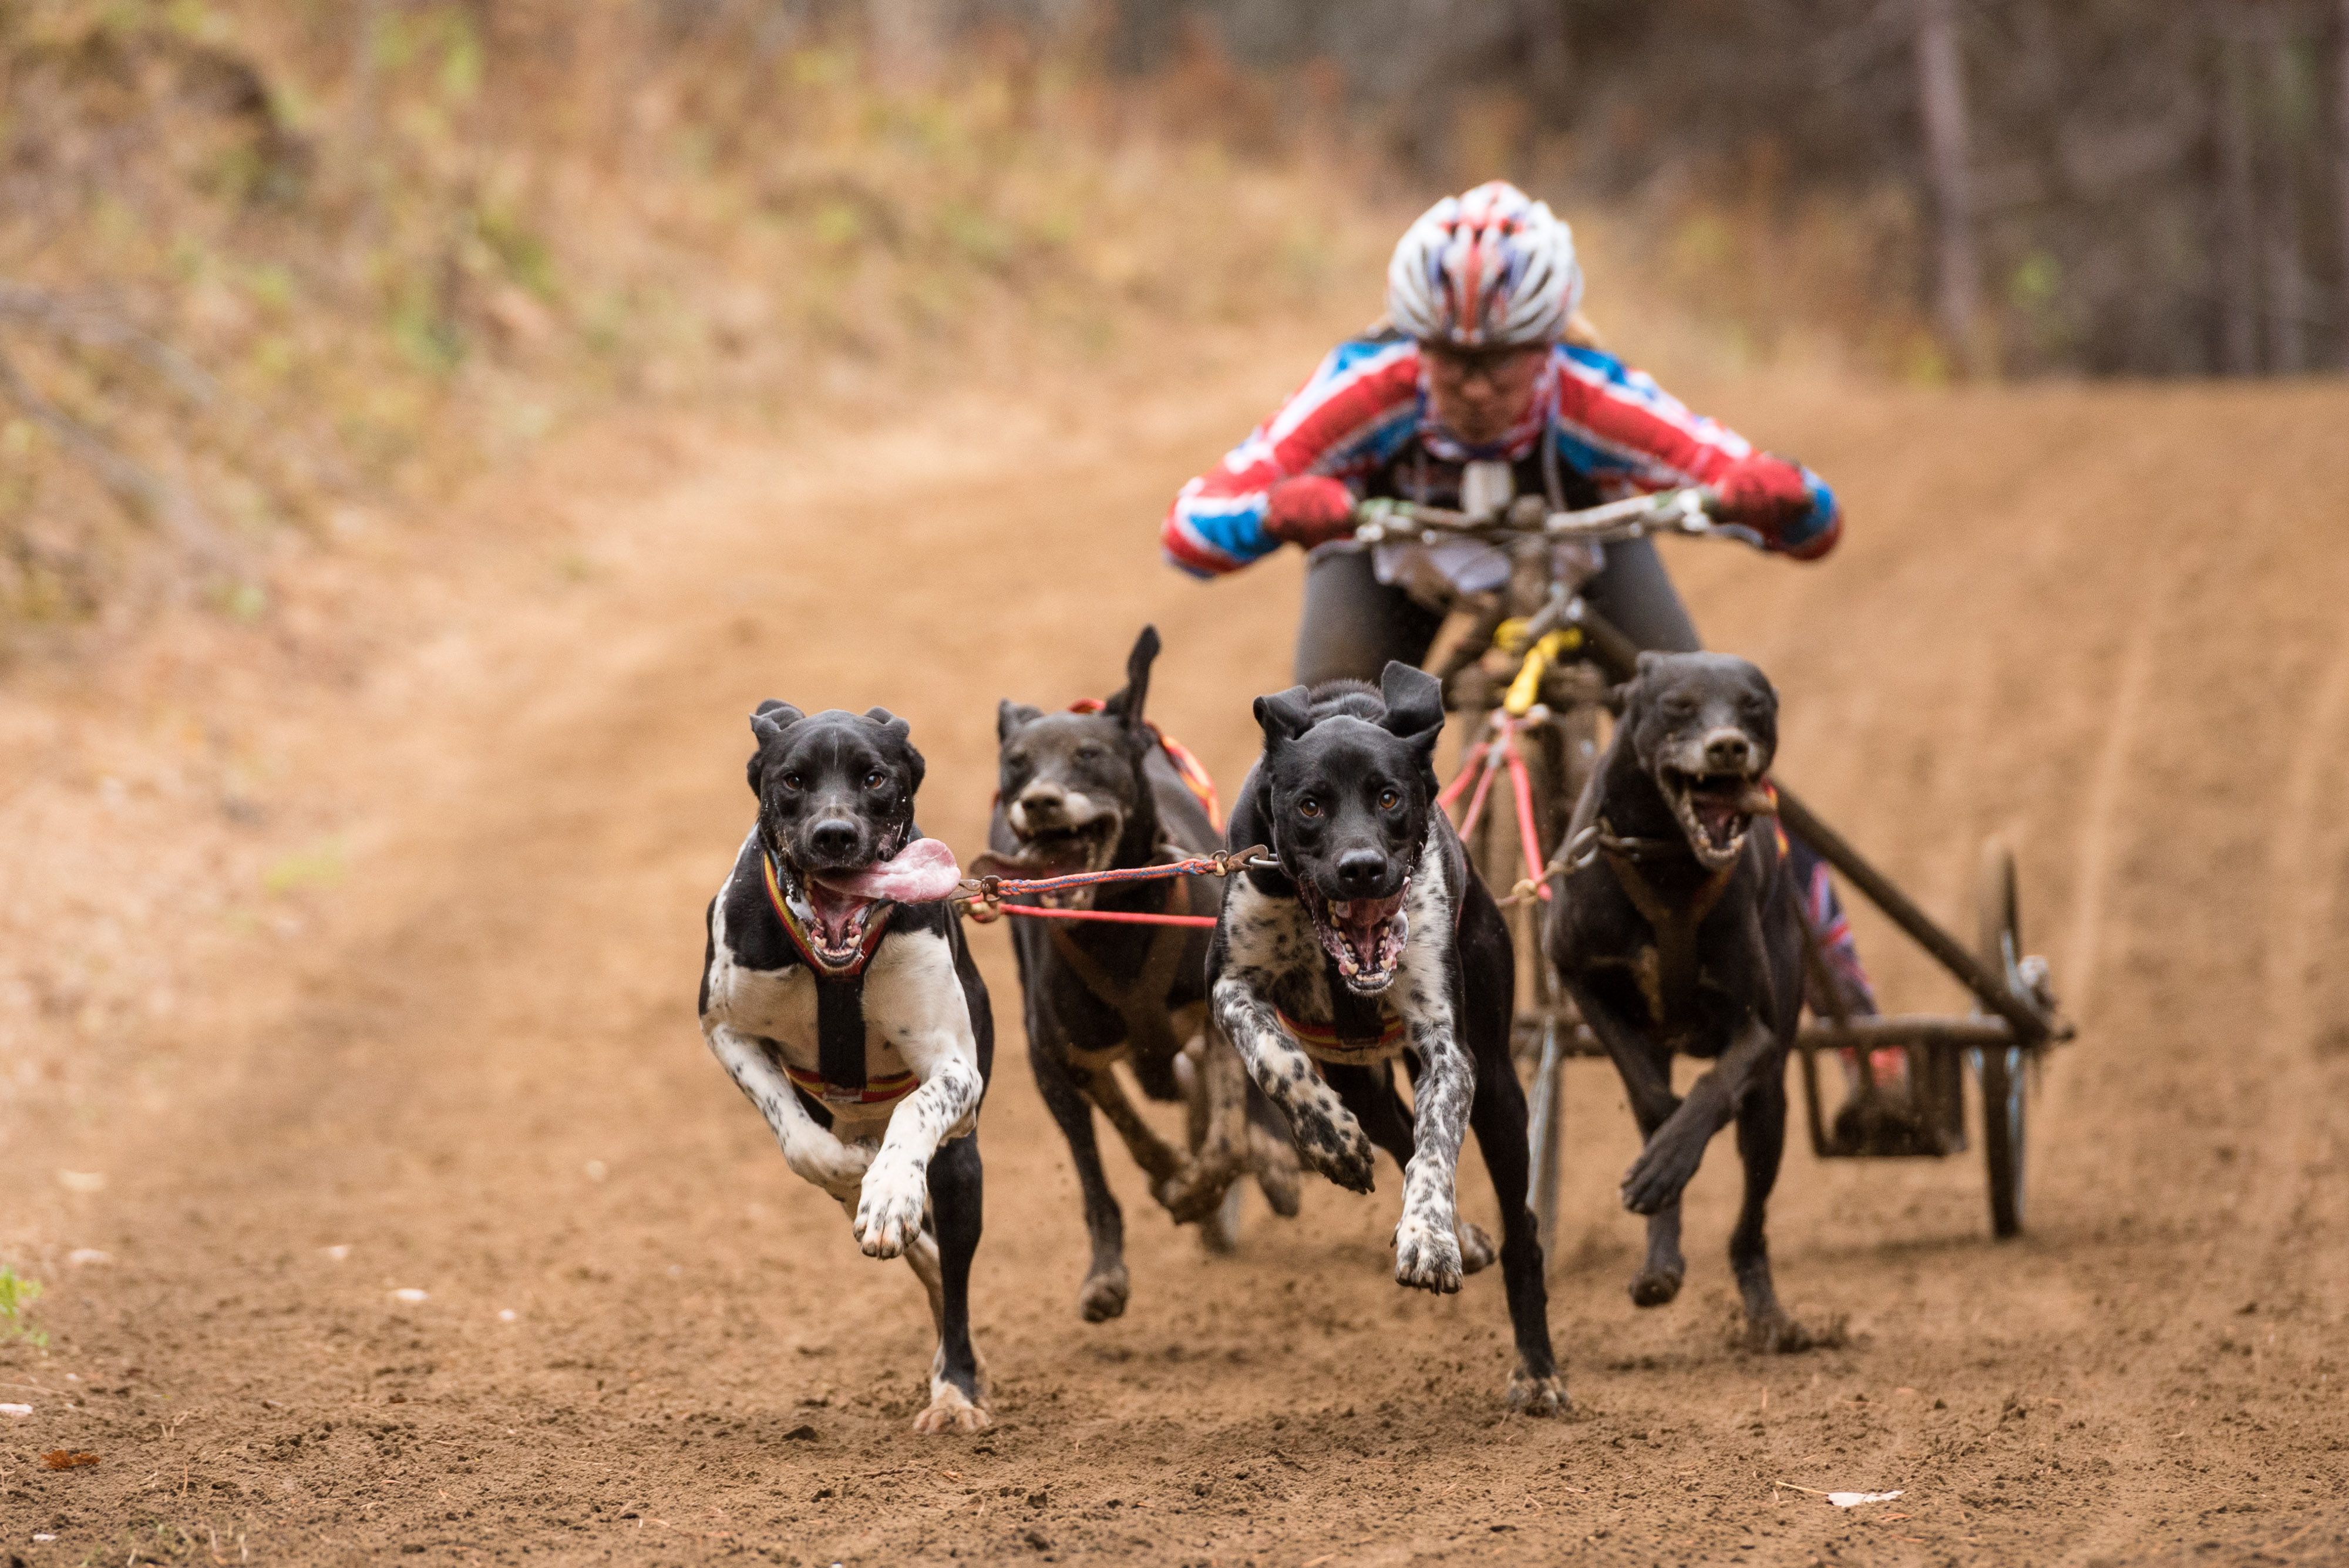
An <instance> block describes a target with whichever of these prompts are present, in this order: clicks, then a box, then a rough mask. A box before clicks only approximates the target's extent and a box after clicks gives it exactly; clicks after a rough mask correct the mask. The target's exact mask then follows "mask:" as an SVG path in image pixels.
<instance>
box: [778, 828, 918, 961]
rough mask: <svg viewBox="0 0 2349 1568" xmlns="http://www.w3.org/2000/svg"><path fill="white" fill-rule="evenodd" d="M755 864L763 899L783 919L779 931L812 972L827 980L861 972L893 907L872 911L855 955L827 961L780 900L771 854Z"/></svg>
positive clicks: (879, 941) (884, 929)
mask: <svg viewBox="0 0 2349 1568" xmlns="http://www.w3.org/2000/svg"><path fill="white" fill-rule="evenodd" d="M759 867H760V869H761V871H763V872H765V873H766V877H767V902H768V903H770V904H771V905H773V906H774V909H775V919H779V920H781V921H782V922H783V934H784V935H785V936H787V937H789V938H791V939H792V946H793V947H795V948H797V949H798V950H799V953H800V958H801V960H802V961H803V962H804V963H806V965H807V966H808V968H809V969H810V970H812V971H814V972H815V973H817V974H820V975H823V976H824V977H825V978H827V979H830V980H839V979H841V978H843V977H844V976H850V975H858V974H862V973H864V966H865V965H866V964H868V963H870V962H872V961H873V953H874V949H876V948H878V947H879V946H880V945H881V938H882V935H883V934H884V933H885V932H886V931H887V930H888V929H889V917H890V915H891V914H893V913H895V910H896V908H897V906H896V905H895V904H884V905H882V906H881V908H880V909H876V910H874V913H873V918H872V919H871V921H870V922H869V923H868V924H867V925H866V926H865V928H864V943H863V945H862V946H860V947H859V948H858V949H857V951H856V957H855V958H854V959H853V960H851V961H848V962H847V963H844V964H838V965H834V964H829V963H826V962H824V961H823V959H821V958H818V957H817V956H816V950H815V945H814V944H813V943H812V942H810V941H809V940H808V939H807V931H806V930H805V929H803V928H802V926H801V925H800V921H799V917H798V916H796V915H794V914H792V907H791V905H790V904H789V903H788V902H786V901H785V900H784V898H783V889H782V885H781V883H779V882H777V881H776V880H775V862H774V857H771V856H767V855H761V856H760V857H759Z"/></svg>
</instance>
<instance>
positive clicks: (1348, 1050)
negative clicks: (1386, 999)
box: [1273, 1008, 1403, 1056]
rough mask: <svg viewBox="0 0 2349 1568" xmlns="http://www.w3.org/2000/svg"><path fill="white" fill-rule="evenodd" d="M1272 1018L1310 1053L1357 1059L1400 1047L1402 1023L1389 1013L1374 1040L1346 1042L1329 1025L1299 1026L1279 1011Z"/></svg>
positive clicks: (1274, 1011)
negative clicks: (1275, 1018) (1319, 1052)
mask: <svg viewBox="0 0 2349 1568" xmlns="http://www.w3.org/2000/svg"><path fill="white" fill-rule="evenodd" d="M1273 1015H1274V1016H1275V1017H1277V1018H1278V1019H1279V1020H1280V1026H1281V1028H1282V1029H1284V1030H1286V1031H1287V1032H1288V1034H1289V1035H1290V1037H1292V1038H1293V1039H1295V1040H1296V1042H1297V1043H1298V1044H1299V1045H1302V1046H1304V1047H1305V1048H1306V1050H1307V1051H1309V1052H1311V1051H1323V1052H1327V1053H1328V1054H1330V1055H1332V1056H1360V1055H1365V1054H1369V1053H1371V1052H1373V1051H1377V1052H1390V1051H1392V1050H1394V1049H1395V1048H1396V1047H1397V1046H1399V1045H1400V1044H1402V1037H1403V1021H1402V1019H1400V1018H1398V1017H1396V1016H1395V1015H1394V1014H1393V1013H1392V1012H1390V1013H1388V1014H1386V1022H1385V1025H1384V1027H1383V1028H1381V1030H1380V1031H1379V1037H1378V1038H1377V1039H1375V1040H1349V1039H1346V1038H1344V1037H1342V1036H1340V1034H1339V1033H1338V1032H1337V1031H1336V1030H1335V1029H1333V1028H1331V1027H1330V1025H1329V1024H1326V1023H1300V1022H1299V1021H1298V1020H1297V1019H1294V1018H1291V1017H1290V1016H1289V1015H1288V1013H1286V1012H1281V1011H1280V1010H1279V1009H1278V1008H1275V1009H1274V1010H1273Z"/></svg>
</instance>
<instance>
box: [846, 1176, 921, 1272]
mask: <svg viewBox="0 0 2349 1568" xmlns="http://www.w3.org/2000/svg"><path fill="white" fill-rule="evenodd" d="M928 1175H929V1173H928V1172H927V1171H926V1170H925V1169H923V1168H922V1166H921V1165H920V1163H919V1162H917V1161H916V1160H914V1159H912V1158H907V1157H906V1156H904V1155H893V1154H888V1153H884V1154H882V1155H880V1156H879V1157H878V1158H875V1159H874V1161H873V1165H872V1168H870V1169H868V1170H866V1171H865V1173H864V1190H863V1191H862V1192H861V1193H860V1194H859V1195H858V1197H857V1199H856V1244H857V1245H858V1246H860V1247H863V1248H864V1255H865V1256H866V1257H868V1258H894V1257H895V1256H896V1255H897V1254H898V1253H900V1252H902V1251H905V1249H906V1248H908V1247H910V1246H912V1245H913V1244H914V1239H915V1238H916V1237H917V1236H919V1235H920V1234H921V1233H922V1213H923V1210H925V1209H926V1208H927V1207H928V1206H929V1199H930V1188H929V1181H928V1179H927V1178H928Z"/></svg>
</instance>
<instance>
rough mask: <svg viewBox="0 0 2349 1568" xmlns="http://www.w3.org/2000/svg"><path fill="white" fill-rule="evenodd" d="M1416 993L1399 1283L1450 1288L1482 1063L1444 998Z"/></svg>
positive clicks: (1457, 1259) (1455, 1279)
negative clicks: (1415, 1063) (1462, 1171)
mask: <svg viewBox="0 0 2349 1568" xmlns="http://www.w3.org/2000/svg"><path fill="white" fill-rule="evenodd" d="M1416 983H1417V982H1416V981H1414V982H1413V984H1414V990H1413V994H1412V997H1411V1002H1412V1007H1413V1012H1412V1014H1411V1015H1410V1016H1411V1044H1412V1049H1413V1051H1414V1052H1415V1053H1417V1054H1418V1056H1419V1063H1420V1072H1419V1079H1418V1081H1417V1083H1416V1084H1414V1085H1413V1090H1412V1144H1413V1149H1412V1156H1411V1163H1410V1164H1409V1165H1407V1166H1405V1167H1404V1168H1403V1173H1402V1220H1401V1221H1400V1222H1398V1223H1397V1224H1396V1226H1395V1283H1397V1284H1399V1285H1410V1286H1413V1287H1415V1288H1417V1289H1419V1290H1423V1291H1436V1292H1441V1293H1450V1292H1453V1291H1456V1290H1458V1289H1459V1288H1460V1276H1461V1274H1462V1272H1464V1271H1463V1270H1462V1268H1461V1254H1460V1215H1459V1210H1458V1206H1457V1203H1456V1201H1455V1188H1454V1183H1455V1180H1456V1179H1457V1173H1458V1170H1459V1166H1460V1140H1461V1139H1462V1138H1463V1137H1464V1136H1466V1134H1467V1131H1468V1108H1469V1103H1470V1101H1471V1100H1472V1098H1473V1097H1474V1096H1475V1092H1476V1067H1475V1064H1474V1063H1472V1062H1471V1061H1469V1059H1468V1053H1467V1052H1466V1051H1464V1050H1463V1049H1462V1048H1461V1045H1460V1041H1459V1039H1458V1037H1457V1035H1456V1034H1455V1033H1454V1031H1453V1027H1452V1011H1451V1008H1450V1006H1449V1005H1448V1004H1447V1003H1446V1002H1444V1000H1443V999H1442V998H1440V997H1434V996H1423V994H1422V993H1421V992H1419V991H1418V990H1417V989H1416Z"/></svg>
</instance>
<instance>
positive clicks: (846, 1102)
mask: <svg viewBox="0 0 2349 1568" xmlns="http://www.w3.org/2000/svg"><path fill="white" fill-rule="evenodd" d="M819 994H821V993H819ZM783 1076H785V1077H787V1078H789V1079H790V1080H791V1081H792V1083H793V1084H795V1085H798V1086H799V1087H801V1088H802V1089H804V1090H806V1091H807V1092H808V1093H809V1094H811V1095H812V1096H815V1097H816V1098H817V1099H819V1100H822V1101H823V1103H824V1104H825V1105H827V1106H890V1105H895V1104H896V1103H897V1102H898V1101H899V1100H902V1099H904V1098H905V1096H907V1095H910V1094H912V1093H913V1092H914V1091H915V1090H916V1089H917V1088H919V1087H921V1081H920V1080H919V1079H917V1078H916V1077H915V1076H914V1075H913V1074H912V1073H910V1072H906V1073H889V1074H886V1075H883V1076H881V1077H878V1078H871V1079H867V1080H866V1081H865V1083H864V1085H863V1086H862V1087H860V1088H854V1089H851V1088H847V1087H844V1086H843V1085H839V1084H834V1083H833V1082H831V1081H830V1080H828V1079H827V1078H825V1077H824V1075H823V1073H821V1072H814V1073H811V1072H809V1071H808V1070H807V1069H806V1068H804V1067H794V1066H792V1064H790V1063H788V1062H786V1063H784V1064H783Z"/></svg>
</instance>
